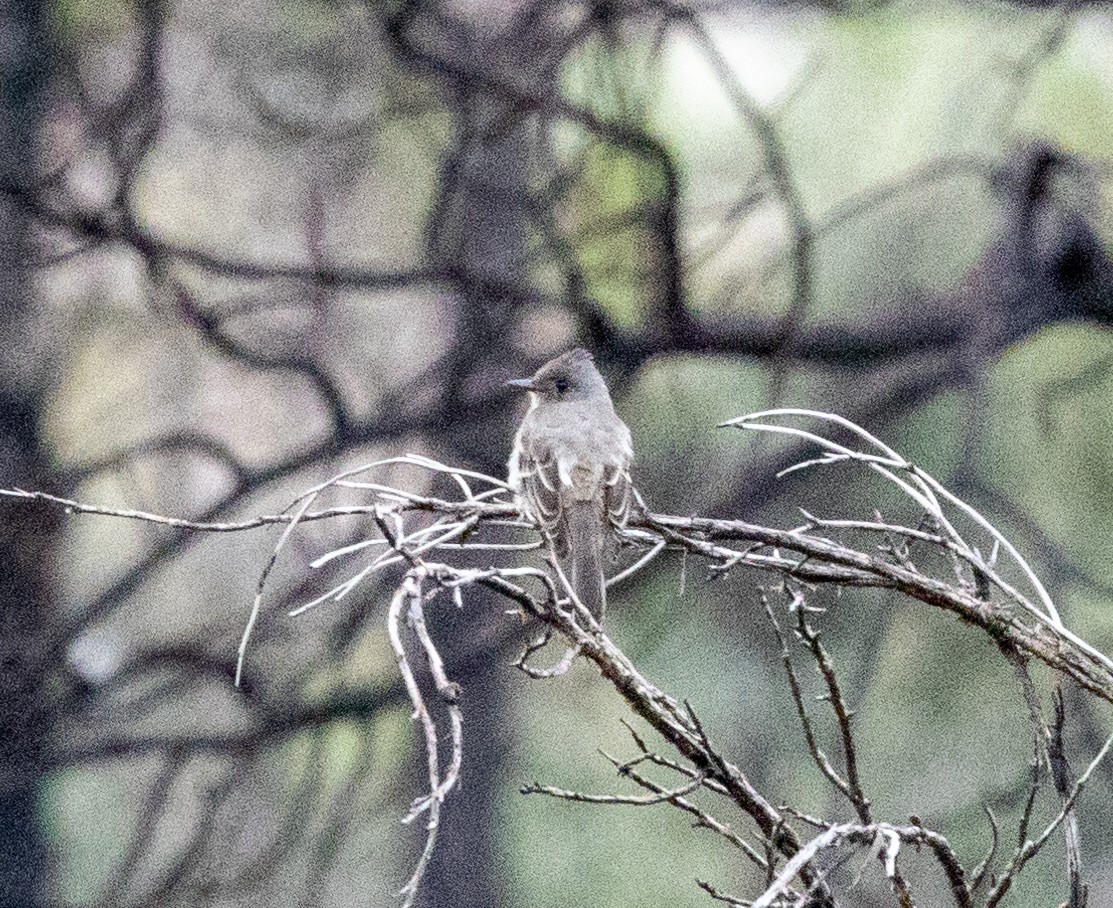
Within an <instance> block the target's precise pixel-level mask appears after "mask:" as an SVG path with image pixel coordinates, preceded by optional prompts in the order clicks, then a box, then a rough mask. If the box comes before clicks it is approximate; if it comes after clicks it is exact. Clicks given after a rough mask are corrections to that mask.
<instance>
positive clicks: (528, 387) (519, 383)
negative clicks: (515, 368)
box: [506, 378, 534, 391]
mask: <svg viewBox="0 0 1113 908" xmlns="http://www.w3.org/2000/svg"><path fill="white" fill-rule="evenodd" d="M506 384H507V386H508V387H511V388H521V389H522V390H524V391H533V390H534V387H533V379H532V378H512V379H510V381H508V382H507V383H506Z"/></svg>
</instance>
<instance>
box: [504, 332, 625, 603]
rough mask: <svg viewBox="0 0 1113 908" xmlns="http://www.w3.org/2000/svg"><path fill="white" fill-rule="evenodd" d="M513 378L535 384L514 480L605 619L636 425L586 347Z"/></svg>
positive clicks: (520, 384)
mask: <svg viewBox="0 0 1113 908" xmlns="http://www.w3.org/2000/svg"><path fill="white" fill-rule="evenodd" d="M507 384H509V385H513V386H514V387H516V388H524V389H525V390H527V391H529V392H530V395H529V396H530V408H529V412H528V413H527V414H526V416H525V419H523V420H522V425H521V428H519V429H518V434H517V435H516V436H515V438H514V450H513V452H512V453H511V455H510V484H511V486H512V487H513V488H514V490H515V492H516V494H517V495H518V500H519V504H520V506H521V507H522V509H523V510H524V511H525V513H527V514H528V515H529V516H530V517H531V518H532V519H533V520H535V521H536V522H537V523H538V524H539V525H540V526H541V530H542V532H543V533H544V534H545V536H546V537H547V538H548V539H549V540H550V541H551V543H552V546H553V551H554V553H555V554H556V556H557V557H558V558H559V559H561V560H562V561H563V562H565V563H566V564H568V565H570V566H571V570H570V571H568V574H569V581H570V582H571V584H572V589H573V590H574V591H575V593H576V596H577V597H578V598H579V600H580V602H582V603H583V605H584V606H585V607H586V608H587V609H588V610H589V611H590V612H591V613H592V614H593V615H594V616H595V617H596V619H597V620H598V621H599V622H600V623H602V621H603V613H604V611H605V609H606V605H607V593H606V586H605V584H604V578H603V550H604V547H605V546H606V544H607V543H608V542H609V541H610V540H611V539H612V537H613V535H614V531H615V530H616V529H617V528H619V527H622V526H623V525H625V523H626V519H627V517H628V515H629V512H630V502H631V498H632V495H633V494H634V493H633V489H632V484H631V481H630V461H631V460H632V459H633V457H634V448H633V446H632V444H631V440H630V430H629V429H627V428H626V424H625V423H623V421H622V420H621V419H619V418H618V415H617V414H616V413H615V411H614V405H613V404H612V403H611V395H610V393H609V392H608V391H607V385H606V383H605V382H604V381H603V376H602V375H600V374H599V370H598V369H596V368H595V363H594V362H593V361H592V357H591V354H590V353H588V352H587V351H586V350H571V351H569V352H568V353H564V354H562V355H560V356H558V357H557V358H556V359H553V360H551V361H549V362H547V363H546V364H545V365H543V366H542V367H541V368H540V369H538V370H537V372H536V374H534V376H533V377H532V378H522V379H515V380H514V381H511V382H507Z"/></svg>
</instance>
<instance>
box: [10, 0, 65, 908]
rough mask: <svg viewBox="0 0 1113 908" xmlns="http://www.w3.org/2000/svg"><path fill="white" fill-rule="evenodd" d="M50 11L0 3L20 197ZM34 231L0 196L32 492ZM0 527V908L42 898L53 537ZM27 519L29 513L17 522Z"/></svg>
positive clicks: (38, 451)
mask: <svg viewBox="0 0 1113 908" xmlns="http://www.w3.org/2000/svg"><path fill="white" fill-rule="evenodd" d="M46 16H47V9H46V4H45V3H42V2H39V0H0V44H2V46H3V51H2V52H0V185H6V186H10V185H13V184H14V185H26V184H27V183H28V182H29V181H30V180H31V179H32V175H33V162H34V149H35V147H36V139H37V128H38V124H39V120H40V109H41V105H42V103H43V83H44V81H45V72H44V71H45V64H44V59H45V45H46V42H45V40H44V30H45V28H46V23H47V19H46ZM30 230H31V226H30V223H29V222H28V219H27V218H26V216H25V215H24V214H23V213H22V212H21V211H19V210H18V209H17V207H16V206H14V205H12V204H10V202H8V200H7V199H6V198H5V197H4V196H2V195H0V324H2V325H3V326H4V327H3V334H4V343H3V344H2V345H0V481H2V484H3V485H4V486H8V487H10V486H16V487H22V488H31V489H33V488H38V487H40V486H41V485H42V483H41V476H42V473H43V466H44V459H45V458H44V455H43V449H42V441H41V438H40V434H39V421H40V413H41V404H42V400H41V397H40V395H39V393H38V391H37V390H36V387H35V382H36V378H37V374H36V373H37V371H38V366H39V365H40V360H41V356H42V351H41V347H40V345H39V344H37V343H35V342H34V341H33V337H34V333H35V332H34V330H33V328H34V326H33V324H32V322H31V320H32V319H33V317H34V307H33V306H32V299H33V294H34V290H33V287H32V281H31V277H32V273H33V272H32V271H31V269H30V268H29V267H27V265H28V262H29V259H30V257H31V254H32V248H31V237H30ZM5 511H6V519H5V520H3V521H0V908H34V906H37V905H41V904H42V903H43V901H44V898H45V887H44V877H45V865H46V862H45V854H44V847H43V837H42V829H41V825H40V822H39V818H38V800H39V794H40V789H41V785H42V776H43V759H44V756H45V753H46V742H47V735H48V731H49V723H48V715H49V713H48V705H47V702H46V695H47V691H48V690H49V681H50V677H51V669H52V665H51V659H50V650H51V636H52V635H51V627H52V624H51V620H52V610H51V607H50V602H49V586H50V582H49V581H50V577H49V572H50V568H49V565H50V561H49V558H48V553H49V551H50V549H51V543H52V541H53V537H54V535H55V532H56V529H57V521H56V519H55V517H54V515H52V514H51V512H50V511H49V510H46V509H43V508H36V507H27V508H25V509H24V508H20V507H15V506H8V507H6V508H5ZM21 511H25V513H21Z"/></svg>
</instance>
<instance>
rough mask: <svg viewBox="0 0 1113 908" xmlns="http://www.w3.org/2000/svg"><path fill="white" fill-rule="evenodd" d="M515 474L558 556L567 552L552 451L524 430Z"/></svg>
mask: <svg viewBox="0 0 1113 908" xmlns="http://www.w3.org/2000/svg"><path fill="white" fill-rule="evenodd" d="M518 475H519V481H520V482H521V493H522V497H523V498H524V499H525V502H526V506H527V507H528V509H529V512H530V516H531V517H532V518H533V519H534V520H536V521H537V522H538V523H539V524H540V525H541V529H542V530H543V531H544V532H545V535H547V536H548V537H549V538H550V539H552V541H553V547H554V548H555V549H556V553H557V555H559V556H561V557H563V556H564V555H566V554H567V551H568V540H567V539H566V538H565V529H566V528H565V527H564V526H563V522H562V521H561V520H560V505H561V499H560V496H561V489H560V485H561V478H560V473H559V470H558V467H557V461H556V457H555V456H554V455H553V452H552V450H551V449H550V448H549V447H548V446H545V445H541V444H538V443H537V442H536V441H535V440H534V439H533V438H532V436H531V435H529V434H526V433H523V435H522V437H521V438H520V439H519V444H518Z"/></svg>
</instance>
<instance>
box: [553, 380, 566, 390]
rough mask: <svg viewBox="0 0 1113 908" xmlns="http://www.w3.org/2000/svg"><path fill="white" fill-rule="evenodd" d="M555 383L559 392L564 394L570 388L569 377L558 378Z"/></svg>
mask: <svg viewBox="0 0 1113 908" xmlns="http://www.w3.org/2000/svg"><path fill="white" fill-rule="evenodd" d="M553 384H554V385H556V389H557V394H563V393H564V392H565V391H567V390H568V379H566V378H558V379H557V380H556V381H554V382H553Z"/></svg>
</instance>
